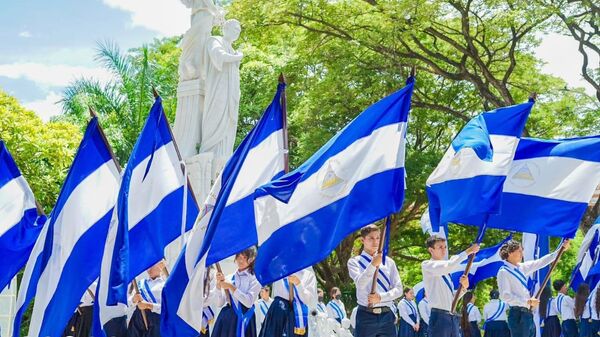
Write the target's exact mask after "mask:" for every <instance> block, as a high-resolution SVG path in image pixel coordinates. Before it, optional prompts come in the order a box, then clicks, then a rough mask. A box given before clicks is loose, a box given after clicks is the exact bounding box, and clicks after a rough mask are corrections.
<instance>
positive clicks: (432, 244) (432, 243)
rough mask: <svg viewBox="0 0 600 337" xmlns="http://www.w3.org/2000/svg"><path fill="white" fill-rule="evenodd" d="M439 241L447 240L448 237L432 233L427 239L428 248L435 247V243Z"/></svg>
mask: <svg viewBox="0 0 600 337" xmlns="http://www.w3.org/2000/svg"><path fill="white" fill-rule="evenodd" d="M438 242H446V239H444V238H443V237H441V236H438V235H432V236H430V237H428V238H427V240H426V241H425V246H427V248H434V247H435V244H436V243H438Z"/></svg>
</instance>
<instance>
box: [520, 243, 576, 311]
mask: <svg viewBox="0 0 600 337" xmlns="http://www.w3.org/2000/svg"><path fill="white" fill-rule="evenodd" d="M567 242H569V239H564V240H562V241H561V242H560V248H559V250H558V253H557V254H556V257H555V258H554V261H552V264H551V265H550V269H549V270H548V273H546V276H545V277H544V281H543V282H542V284H541V285H540V288H539V289H538V291H537V293H536V294H535V299H536V300H539V299H540V297H541V296H542V291H543V290H544V288H546V285H547V284H548V281H549V280H550V274H552V272H553V271H554V268H556V265H558V261H559V260H560V258H561V256H562V255H563V254H564V253H565V251H566V250H567V248H566V247H565V243H567ZM529 308H530V309H533V306H530V307H529Z"/></svg>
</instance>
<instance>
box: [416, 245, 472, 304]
mask: <svg viewBox="0 0 600 337" xmlns="http://www.w3.org/2000/svg"><path fill="white" fill-rule="evenodd" d="M467 257H468V255H467V253H465V252H462V253H460V254H458V255H454V256H452V257H451V258H450V259H448V260H426V261H423V262H422V263H421V271H422V273H423V285H424V286H425V293H426V294H427V298H428V299H429V307H430V308H436V309H441V310H446V311H450V309H451V308H452V300H453V299H454V292H455V289H454V284H453V283H452V279H451V278H450V274H451V273H453V272H456V271H458V270H460V269H461V265H460V263H461V262H463V261H464V260H466V259H467ZM464 292H466V290H463V294H464Z"/></svg>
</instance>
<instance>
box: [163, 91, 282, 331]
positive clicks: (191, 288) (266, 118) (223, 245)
mask: <svg viewBox="0 0 600 337" xmlns="http://www.w3.org/2000/svg"><path fill="white" fill-rule="evenodd" d="M284 89H285V85H284V84H279V86H278V88H277V93H276V94H275V98H273V101H272V102H271V104H270V105H269V107H268V108H267V110H266V111H265V113H264V114H263V116H262V118H261V119H260V120H259V122H258V123H257V124H256V126H255V127H254V128H253V129H252V130H251V131H250V133H249V134H248V135H247V136H246V138H245V139H244V140H243V141H242V143H241V144H240V146H239V147H238V148H237V149H236V151H235V152H234V153H233V156H232V157H231V158H230V159H229V161H228V162H227V164H226V165H225V168H224V169H223V172H222V173H221V176H220V178H219V179H217V182H216V183H215V184H214V185H213V188H212V190H211V193H210V194H209V196H208V198H207V201H206V202H205V205H204V208H203V210H202V216H201V217H199V220H198V221H197V223H196V224H195V225H194V228H193V229H192V231H191V235H190V238H189V239H188V242H187V244H186V246H185V248H184V249H183V251H182V252H181V254H180V255H179V258H178V260H177V263H176V264H175V268H174V269H173V271H172V272H171V275H170V277H169V279H168V280H167V284H166V285H165V288H164V289H163V293H162V313H161V335H162V336H163V337H175V336H177V337H181V336H189V337H196V336H198V335H199V334H200V332H201V330H202V313H203V306H204V281H205V272H206V266H207V265H210V264H213V263H215V262H218V261H219V260H221V259H223V258H226V257H229V256H231V255H233V254H236V253H238V252H240V251H242V250H244V249H246V248H248V247H250V246H252V245H255V244H256V240H257V239H256V225H255V224H254V206H253V203H254V191H255V189H256V188H257V187H259V186H261V185H262V184H265V183H267V182H269V181H271V179H273V178H274V177H277V176H280V175H282V174H283V171H284V143H283V118H282V117H283V114H282V106H281V95H282V92H283V90H284ZM207 261H208V262H207Z"/></svg>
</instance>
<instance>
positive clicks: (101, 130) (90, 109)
mask: <svg viewBox="0 0 600 337" xmlns="http://www.w3.org/2000/svg"><path fill="white" fill-rule="evenodd" d="M89 111H90V116H91V117H92V118H97V117H98V115H97V114H96V112H95V111H94V110H93V109H92V108H91V107H89ZM98 131H99V132H100V137H102V141H103V142H104V144H105V145H106V148H107V149H108V151H109V153H110V157H111V158H112V160H113V162H114V163H115V166H116V167H117V170H118V171H119V173H121V170H122V169H121V164H119V161H118V160H117V157H116V156H115V154H114V152H113V150H112V147H111V146H110V143H109V142H108V139H107V138H106V134H105V133H104V130H103V129H102V126H100V123H98ZM131 284H132V285H133V289H134V291H135V293H136V294H140V289H139V288H138V285H137V280H136V279H135V277H134V278H133V281H131ZM140 312H141V314H142V320H143V321H144V326H145V327H146V330H148V318H147V317H146V310H140Z"/></svg>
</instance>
